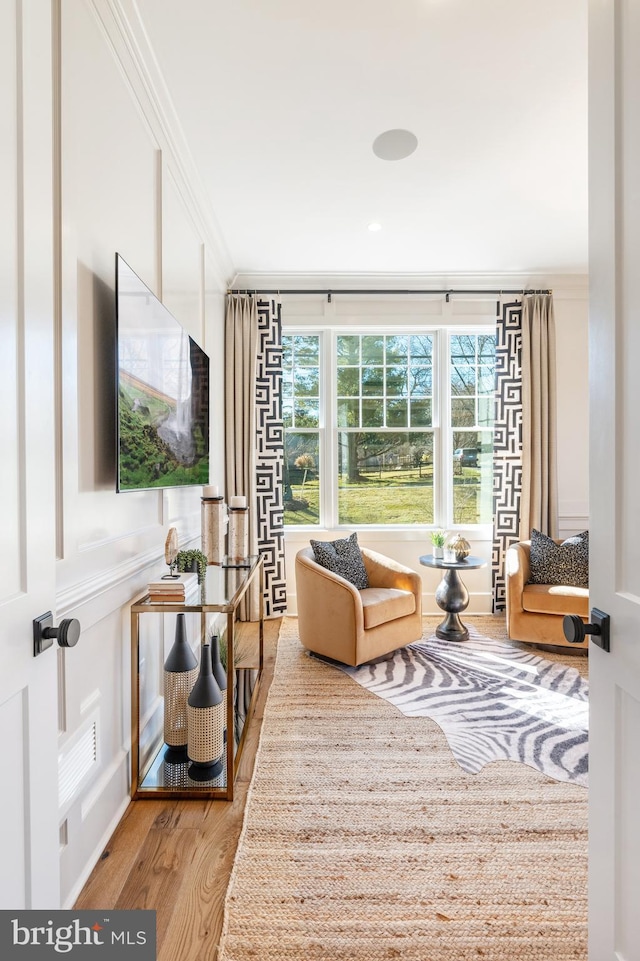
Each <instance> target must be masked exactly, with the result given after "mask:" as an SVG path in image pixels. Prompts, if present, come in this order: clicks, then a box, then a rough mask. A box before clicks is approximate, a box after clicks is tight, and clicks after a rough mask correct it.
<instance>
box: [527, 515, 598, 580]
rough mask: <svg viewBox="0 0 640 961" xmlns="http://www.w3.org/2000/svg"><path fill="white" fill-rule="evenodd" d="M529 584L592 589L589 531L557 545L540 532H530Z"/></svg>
mask: <svg viewBox="0 0 640 961" xmlns="http://www.w3.org/2000/svg"><path fill="white" fill-rule="evenodd" d="M530 567H531V571H530V575H529V583H530V584H562V585H565V586H570V587H584V588H588V587H589V531H583V532H582V534H576V535H575V537H568V538H567V539H566V541H563V542H562V543H561V544H558V542H557V541H555V540H553V538H551V537H548V536H547V535H546V534H542V533H541V532H540V531H537V530H535V529H534V530H532V531H531V555H530Z"/></svg>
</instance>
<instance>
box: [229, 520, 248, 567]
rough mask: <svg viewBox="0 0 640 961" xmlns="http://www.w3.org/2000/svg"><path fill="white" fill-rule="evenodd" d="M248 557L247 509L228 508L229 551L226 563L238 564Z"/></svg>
mask: <svg viewBox="0 0 640 961" xmlns="http://www.w3.org/2000/svg"><path fill="white" fill-rule="evenodd" d="M248 556H249V508H248V507H230V508H229V551H228V556H227V562H228V563H230V564H239V563H241V562H246V560H247V558H248Z"/></svg>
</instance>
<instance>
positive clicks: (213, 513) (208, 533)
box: [202, 495, 229, 565]
mask: <svg viewBox="0 0 640 961" xmlns="http://www.w3.org/2000/svg"><path fill="white" fill-rule="evenodd" d="M228 522H229V521H228V517H227V505H226V504H225V502H224V498H223V497H207V496H206V495H203V497H202V552H203V554H206V557H207V562H208V563H209V564H218V565H220V564H222V562H223V561H224V540H225V536H226V532H227V524H228Z"/></svg>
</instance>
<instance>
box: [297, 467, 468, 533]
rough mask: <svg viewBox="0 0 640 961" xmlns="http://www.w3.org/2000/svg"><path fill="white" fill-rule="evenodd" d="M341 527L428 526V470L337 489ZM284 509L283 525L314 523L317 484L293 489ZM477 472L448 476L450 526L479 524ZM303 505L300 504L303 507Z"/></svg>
mask: <svg viewBox="0 0 640 961" xmlns="http://www.w3.org/2000/svg"><path fill="white" fill-rule="evenodd" d="M338 492H339V504H340V517H339V520H340V523H341V524H353V525H354V526H355V525H359V524H433V478H432V473H431V471H430V469H428V468H426V469H425V468H423V470H422V476H420V474H419V471H418V470H417V469H415V470H402V471H386V472H382V473H378V472H377V471H376V472H375V473H373V472H372V473H371V474H369V475H367V474H364V475H363V476H362V478H361V480H360V481H358V482H355V483H348V482H346V481H341V482H340V483H339V485H338ZM293 497H294V500H293V502H292V505H291V507H289V506H287V504H285V512H284V522H285V524H287V525H289V524H317V523H318V520H319V516H320V509H319V499H320V498H319V488H318V481H317V479H314V480H308V481H307V482H306V484H305V485H304V489H302V487H301V486H300V485H295V487H294V488H293ZM479 498H480V471H479V470H478V469H476V468H473V467H469V468H467V467H464V468H462V472H461V474H460V475H456V476H455V477H454V521H455V523H456V524H465V523H466V524H477V523H478V521H479V517H478V511H479ZM303 502H306V504H304V503H303Z"/></svg>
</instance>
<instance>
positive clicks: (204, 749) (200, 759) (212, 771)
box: [187, 644, 224, 781]
mask: <svg viewBox="0 0 640 961" xmlns="http://www.w3.org/2000/svg"><path fill="white" fill-rule="evenodd" d="M187 730H188V735H189V737H188V744H187V754H188V756H189V760H190V761H191V766H190V767H189V777H190V778H191V779H192V780H194V781H211V780H212V779H213V778H215V777H217V776H218V775H219V774H220V772H221V771H222V768H223V763H222V758H223V755H224V697H223V695H222V691H221V690H220V687H219V685H218V682H217V681H216V679H215V676H214V674H213V667H212V662H211V645H210V644H203V645H202V648H201V654H200V673H199V674H198V678H197V680H196V682H195V684H194V685H193V689H192V691H191V694H190V695H189V699H188V701H187Z"/></svg>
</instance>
